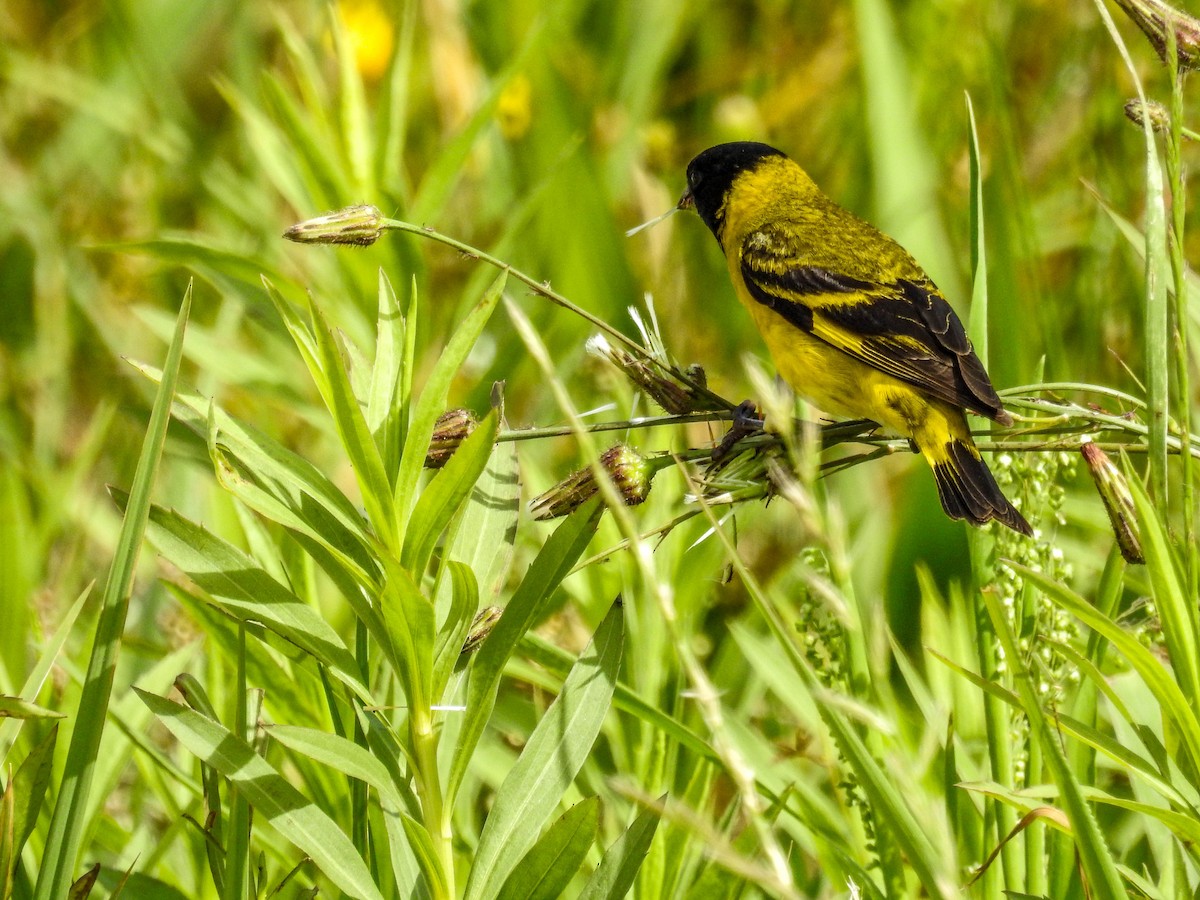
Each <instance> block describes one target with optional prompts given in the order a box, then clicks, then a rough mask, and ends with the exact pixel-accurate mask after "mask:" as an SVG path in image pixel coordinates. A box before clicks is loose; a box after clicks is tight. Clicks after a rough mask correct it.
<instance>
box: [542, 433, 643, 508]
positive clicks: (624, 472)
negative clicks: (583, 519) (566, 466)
mask: <svg viewBox="0 0 1200 900" xmlns="http://www.w3.org/2000/svg"><path fill="white" fill-rule="evenodd" d="M600 465H601V466H603V467H604V471H605V472H607V473H608V477H609V478H611V479H612V481H613V484H615V485H616V487H617V490H618V491H620V492H621V499H623V500H624V501H625V505H626V506H637V505H638V504H639V503H641V502H643V501H644V500H645V499H646V496H647V495H648V494H649V493H650V480H651V479H652V478H653V477H654V469H653V467H651V465H650V463H649V462H647V461H646V458H645V457H643V456H642V455H641V454H640V453H638V452H637V451H636V450H634V449H633V448H632V447H626V446H625V445H624V444H617V445H616V446H613V447H609V448H608V449H607V450H605V451H604V453H603V454H602V455H601V457H600ZM599 490H600V487H599V485H598V484H597V483H596V475H595V473H594V472H593V471H592V470H591V468H590V467H589V468H586V469H580V470H579V471H578V472H575V473H574V474H573V475H570V476H568V477H567V478H564V479H563V480H562V481H560V482H559V483H558V484H556V485H555V486H554V487H552V488H550V490H548V491H546V492H545V493H544V494H542V495H541V496H539V497H535V498H534V499H533V500H531V501H529V511H530V512H531V513H532V514H533V517H534V518H535V519H538V520H543V519H555V518H558V517H559V516H565V515H567V514H569V513H572V512H574V511H575V510H577V509H578V508H579V507H581V506H583V504H584V503H586V502H587V501H588V500H590V499H592V497H594V496H596V493H597V492H598V491H599Z"/></svg>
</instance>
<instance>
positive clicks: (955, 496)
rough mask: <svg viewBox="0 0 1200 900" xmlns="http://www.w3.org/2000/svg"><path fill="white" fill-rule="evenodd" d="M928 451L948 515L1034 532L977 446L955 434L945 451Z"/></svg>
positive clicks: (1021, 531) (1029, 532)
mask: <svg viewBox="0 0 1200 900" xmlns="http://www.w3.org/2000/svg"><path fill="white" fill-rule="evenodd" d="M928 455H929V462H930V465H931V466H932V467H933V477H934V480H936V481H937V489H938V497H939V498H940V499H941V501H942V509H944V510H945V511H946V515H948V516H949V517H950V518H952V519H966V520H967V521H968V522H970V523H972V524H973V525H985V524H987V523H988V522H990V521H992V520H993V519H995V520H996V521H997V522H1001V523H1003V524H1005V525H1007V526H1008V527H1009V528H1011V529H1012V530H1013V531H1018V532H1020V533H1021V534H1027V535H1032V534H1033V529H1032V528H1030V527H1029V523H1028V522H1026V521H1025V517H1024V516H1022V515H1021V514H1020V513H1019V512H1017V510H1016V507H1014V506H1013V505H1012V504H1011V503H1009V502H1008V498H1007V497H1005V496H1004V494H1002V493H1001V492H1000V486H999V485H998V484H996V479H995V478H994V477H992V473H991V472H990V471H989V470H988V467H987V466H986V465H985V464H984V462H983V460H982V459H980V458H979V451H977V450H976V449H975V448H974V447H972V446H971V445H970V444H967V443H965V442H963V441H961V440H959V439H957V438H954V439H952V440H950V441H948V442H947V443H946V444H944V445H943V452H941V453H936V454H928Z"/></svg>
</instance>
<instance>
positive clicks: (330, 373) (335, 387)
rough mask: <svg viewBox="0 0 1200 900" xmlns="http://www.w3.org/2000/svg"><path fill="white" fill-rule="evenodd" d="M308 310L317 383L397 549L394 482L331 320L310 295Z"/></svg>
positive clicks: (382, 530) (372, 512)
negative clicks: (315, 352) (317, 365)
mask: <svg viewBox="0 0 1200 900" xmlns="http://www.w3.org/2000/svg"><path fill="white" fill-rule="evenodd" d="M309 313H310V315H311V316H312V324H313V332H314V333H315V335H316V340H317V350H318V359H319V360H320V367H321V373H322V375H323V376H324V378H323V379H318V380H317V386H318V388H322V391H321V393H322V396H323V397H324V399H325V405H326V406H327V407H328V408H329V412H330V413H331V414H332V416H333V424H334V427H335V428H336V429H337V433H338V437H339V438H340V440H341V442H342V448H343V449H344V450H345V451H346V455H347V456H348V457H350V463H351V465H352V466H353V467H354V477H355V478H356V479H357V481H358V489H359V492H360V493H361V494H362V498H363V505H364V506H365V507H366V508H367V518H369V519H370V520H371V524H372V525H373V526H374V528H375V533H376V534H377V535H378V536H379V539H380V540H381V541H383V544H384V546H385V547H387V548H388V550H389V551H391V552H392V553H395V552H396V550H397V549H398V548H399V545H400V542H399V536H398V533H397V530H396V508H395V505H394V503H393V498H392V483H391V481H390V479H389V478H388V476H387V472H385V471H384V468H383V457H382V456H380V454H379V447H378V446H376V444H375V439H374V438H373V437H372V436H371V430H370V429H369V428H368V427H367V420H366V418H365V417H364V415H363V411H362V409H361V407H360V406H359V402H358V398H357V397H356V396H355V395H354V391H353V390H352V389H351V387H350V379H349V377H348V376H347V374H346V367H345V364H344V363H343V361H342V355H341V352H340V351H339V349H338V346H337V343H336V342H335V341H334V338H333V332H332V331H330V328H329V323H328V322H327V321H325V317H324V315H323V314H322V313H321V310H320V308H319V307H318V306H317V305H316V303H314V302H313V301H312V299H311V298H310V299H309Z"/></svg>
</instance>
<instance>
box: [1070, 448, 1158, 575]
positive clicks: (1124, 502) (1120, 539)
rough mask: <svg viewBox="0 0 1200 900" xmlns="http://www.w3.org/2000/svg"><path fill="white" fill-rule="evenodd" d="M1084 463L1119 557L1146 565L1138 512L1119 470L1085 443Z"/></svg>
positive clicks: (1103, 455) (1098, 451)
mask: <svg viewBox="0 0 1200 900" xmlns="http://www.w3.org/2000/svg"><path fill="white" fill-rule="evenodd" d="M1079 451H1080V452H1081V453H1082V454H1083V460H1084V462H1085V463H1087V467H1088V472H1089V473H1091V476H1092V481H1094V482H1095V483H1096V492H1097V493H1098V494H1099V495H1100V499H1101V501H1103V503H1104V511H1105V512H1107V513H1108V520H1109V522H1111V523H1112V529H1113V534H1114V535H1116V538H1117V546H1118V547H1119V548H1120V549H1121V556H1123V557H1125V561H1126V562H1128V563H1143V562H1145V561H1146V558H1145V556H1144V555H1143V553H1142V536H1141V532H1140V531H1139V529H1138V523H1137V512H1136V509H1135V508H1134V505H1133V495H1132V494H1131V493H1130V492H1129V484H1128V483H1127V482H1126V481H1125V476H1124V474H1122V472H1121V470H1120V469H1118V468H1117V467H1116V466H1115V465H1113V461H1112V460H1111V459H1109V458H1108V454H1106V453H1105V452H1104V451H1103V450H1101V449H1100V448H1099V447H1097V446H1096V445H1095V444H1093V443H1092V442H1091V441H1086V442H1085V443H1084V444H1083V445H1081V446H1080V448H1079Z"/></svg>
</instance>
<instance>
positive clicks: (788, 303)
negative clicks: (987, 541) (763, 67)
mask: <svg viewBox="0 0 1200 900" xmlns="http://www.w3.org/2000/svg"><path fill="white" fill-rule="evenodd" d="M679 208H680V209H693V208H694V209H695V210H696V212H697V213H699V214H700V218H701V219H703V220H704V223H705V224H706V225H707V226H708V227H709V228H710V229H711V230H712V233H713V234H714V235H715V236H716V238H717V243H719V244H720V245H721V249H722V251H724V253H725V258H726V260H727V262H728V264H729V275H730V277H731V278H732V279H733V287H734V290H735V291H736V292H737V295H738V299H739V300H741V302H742V304H743V305H744V306H745V307H746V308H747V309H748V310H749V311H750V315H751V317H752V318H753V319H754V323H755V325H757V326H758V330H759V332H761V334H762V336H763V339H764V340H765V341H766V343H767V347H768V348H769V349H770V351H771V356H772V358H773V359H774V360H775V365H776V367H777V368H778V369H779V373H780V374H781V375H782V376H783V378H784V380H785V381H787V382H788V384H790V385H791V386H792V387H793V388H794V389H795V390H796V391H798V392H799V393H800V394H802V395H804V396H806V397H808V398H809V399H810V400H812V401H813V402H814V403H815V404H816V405H817V406H819V407H820V408H821V409H823V410H824V411H825V412H827V413H833V414H837V415H847V416H851V417H853V418H866V419H871V420H872V421H874V422H878V423H879V424H880V425H882V426H884V427H885V428H887V429H889V430H892V431H895V432H898V433H899V434H901V435H903V436H905V437H907V438H908V439H909V440H911V441H912V442H913V444H915V445H916V447H917V449H918V450H920V452H921V454H922V455H923V456H924V457H925V459H926V460H928V462H929V464H930V466H932V468H933V475H934V479H935V480H936V481H937V488H938V496H939V497H940V498H941V501H942V508H943V509H945V511H946V514H947V515H948V516H950V517H951V518H954V519H966V520H967V521H969V522H971V523H973V524H975V525H983V524H985V523H987V522H989V521H991V520H992V519H995V520H996V521H998V522H1002V523H1004V524H1005V525H1007V526H1008V527H1009V528H1011V529H1013V530H1014V531H1019V532H1021V533H1022V534H1031V533H1032V530H1031V529H1030V527H1029V523H1028V522H1026V521H1025V518H1024V517H1023V516H1022V515H1021V514H1020V513H1019V512H1018V511H1017V510H1016V508H1015V507H1014V506H1013V505H1012V504H1011V503H1009V501H1008V499H1007V498H1005V496H1004V494H1003V493H1001V491H1000V488H999V486H998V485H997V484H996V479H995V478H994V477H993V476H992V473H991V472H990V471H989V470H988V467H987V466H986V465H985V464H984V462H983V460H982V459H981V458H980V456H979V450H978V449H977V448H976V446H975V442H974V440H972V438H971V433H970V431H969V430H968V428H967V419H966V415H965V412H973V413H976V414H977V415H981V416H987V417H988V418H989V419H993V420H994V421H996V422H999V423H1000V424H1002V425H1011V424H1012V417H1011V416H1009V414H1008V413H1007V412H1005V411H1004V407H1003V406H1002V405H1001V403H1000V398H999V397H998V396H996V391H995V389H994V388H993V387H992V382H991V379H989V378H988V374H987V372H986V371H985V370H984V368H983V363H981V362H980V360H979V357H978V356H976V355H975V351H974V350H973V349H972V347H971V342H970V340H968V338H967V335H966V331H965V330H964V329H963V326H962V322H960V321H959V318H958V316H957V315H955V314H954V310H953V309H951V308H950V304H949V303H947V302H946V298H945V297H943V296H942V293H941V291H939V290H938V288H937V285H935V284H934V283H933V281H931V280H930V278H929V276H928V275H926V274H925V272H924V271H923V270H922V269H921V267H920V266H919V265H918V264H917V262H916V261H915V260H914V259H913V258H912V257H911V256H909V254H908V252H907V251H906V250H905V249H904V248H903V247H901V246H900V245H899V244H897V243H896V242H895V241H894V240H892V239H891V238H890V237H888V236H887V235H885V234H883V233H882V232H880V231H879V230H878V229H876V228H874V227H873V226H871V225H869V224H868V223H866V222H864V221H863V220H861V219H859V218H858V217H857V216H855V215H853V214H852V213H850V212H848V211H847V210H845V209H842V208H841V207H840V206H838V205H837V204H836V203H834V202H833V201H832V200H830V199H829V198H828V197H826V196H825V195H824V194H823V193H821V190H820V189H819V188H818V187H817V186H816V184H814V183H813V180H812V179H811V178H809V177H808V175H807V174H806V173H805V172H804V170H803V169H801V168H800V166H798V165H797V164H796V163H794V162H793V161H792V160H790V159H789V158H788V157H787V156H786V155H784V154H783V153H782V152H780V151H779V150H776V149H775V148H774V147H769V146H767V145H766V144H759V143H752V142H738V143H732V144H720V145H718V146H716V147H710V148H709V149H708V150H705V151H704V152H703V153H701V154H700V155H699V156H697V157H696V158H695V159H693V160H692V161H691V162H690V163H689V164H688V167H687V190H686V191H685V192H684V194H683V197H682V198H681V199H680V201H679Z"/></svg>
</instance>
